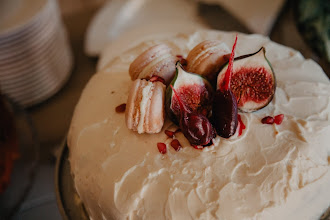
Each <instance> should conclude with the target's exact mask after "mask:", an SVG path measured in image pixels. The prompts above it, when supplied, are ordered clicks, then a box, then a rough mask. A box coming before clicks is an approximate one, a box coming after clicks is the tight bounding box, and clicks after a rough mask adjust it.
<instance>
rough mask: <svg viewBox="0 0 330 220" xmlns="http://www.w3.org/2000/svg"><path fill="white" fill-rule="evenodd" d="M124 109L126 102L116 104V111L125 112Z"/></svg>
mask: <svg viewBox="0 0 330 220" xmlns="http://www.w3.org/2000/svg"><path fill="white" fill-rule="evenodd" d="M125 110H126V104H125V103H123V104H121V105H118V106H117V107H116V112H117V113H123V112H125Z"/></svg>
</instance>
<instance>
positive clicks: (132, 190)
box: [68, 30, 330, 220]
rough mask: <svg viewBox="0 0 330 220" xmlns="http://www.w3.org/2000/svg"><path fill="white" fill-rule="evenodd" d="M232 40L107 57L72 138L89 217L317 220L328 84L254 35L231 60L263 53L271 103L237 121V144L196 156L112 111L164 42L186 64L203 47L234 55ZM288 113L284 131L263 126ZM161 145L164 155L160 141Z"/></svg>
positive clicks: (328, 171)
mask: <svg viewBox="0 0 330 220" xmlns="http://www.w3.org/2000/svg"><path fill="white" fill-rule="evenodd" d="M235 34H236V33H233V32H220V31H210V30H209V31H199V32H195V33H192V34H178V35H176V36H175V37H172V38H170V39H168V40H166V39H161V40H157V39H154V40H151V41H147V42H144V43H141V44H139V45H137V46H136V47H134V48H131V49H129V50H127V51H126V52H124V53H123V54H121V55H119V56H117V57H115V58H114V59H112V60H111V61H110V62H109V63H108V64H107V65H106V66H105V67H104V68H103V69H102V70H101V71H99V72H98V73H97V74H95V75H94V76H93V77H92V78H91V80H90V81H89V83H88V84H87V86H86V88H85V89H84V91H83V93H82V95H81V98H80V100H79V102H78V104H77V106H76V109H75V112H74V115H73V119H72V122H71V127H70V130H69V134H68V146H69V149H70V158H69V159H70V164H71V172H72V175H73V178H74V183H75V188H76V190H77V192H78V194H79V196H80V198H81V200H82V201H83V203H84V205H85V207H86V210H87V212H88V214H89V216H90V218H91V219H240V220H241V219H319V218H320V216H321V215H322V213H323V212H324V211H325V210H326V209H327V208H328V207H329V206H330V199H329V198H330V190H329V187H330V144H329V143H330V83H329V79H328V78H327V76H326V75H325V74H324V72H323V70H322V69H321V68H320V67H319V66H318V65H317V64H316V63H315V62H313V61H312V60H305V59H304V58H303V56H302V55H301V54H300V53H299V52H297V51H295V50H293V49H290V48H288V47H285V46H282V45H279V44H276V43H274V42H272V41H270V40H269V39H268V38H266V37H263V36H260V35H245V34H239V35H238V39H239V41H238V44H237V49H236V56H240V55H243V54H249V53H252V52H254V51H257V50H258V49H259V48H260V47H262V46H264V47H265V48H266V56H267V58H268V59H269V61H270V62H271V63H272V66H273V68H274V72H275V75H276V80H277V88H276V92H275V96H274V98H273V100H272V102H271V103H270V104H269V105H268V106H267V107H265V108H263V109H261V110H259V111H257V112H254V113H240V115H241V118H242V121H243V122H244V124H245V126H246V129H245V130H244V131H243V133H242V135H241V136H239V137H237V136H236V137H234V138H230V139H224V138H220V137H216V138H215V139H214V144H213V145H212V146H209V147H205V148H203V149H202V150H197V149H194V148H193V147H191V146H190V144H189V142H188V141H187V140H186V138H185V137H184V136H183V135H182V134H181V133H178V134H177V135H176V136H177V139H178V140H179V141H180V143H181V145H182V146H183V148H182V149H181V150H180V151H179V152H176V151H175V150H174V149H173V148H172V147H171V146H170V139H168V138H167V136H166V135H165V133H164V130H165V129H167V130H175V129H176V128H177V127H176V126H175V125H174V124H173V123H172V122H170V121H169V120H168V119H166V121H165V124H164V127H163V130H162V131H161V132H160V133H158V134H138V133H137V132H133V131H131V130H129V129H128V128H127V127H126V125H125V114H120V113H116V112H115V108H116V106H118V105H120V104H122V103H124V102H126V100H127V96H128V93H129V88H130V85H131V84H132V81H131V79H130V76H129V74H128V69H129V65H130V63H131V62H132V61H133V60H134V59H135V58H136V57H137V56H138V55H139V54H140V53H141V52H143V51H144V50H146V49H147V48H148V47H150V46H152V45H155V44H158V43H165V44H167V45H169V46H171V47H172V48H173V51H174V52H175V54H179V55H183V56H184V57H186V56H187V54H188V53H189V51H190V50H191V49H192V48H193V47H194V46H196V45H197V44H198V43H200V42H201V41H203V40H213V39H217V40H221V41H223V42H224V43H226V44H227V45H228V47H230V46H231V45H232V44H233V42H234V37H235ZM277 114H284V120H283V123H282V124H281V125H276V124H273V125H268V124H262V123H261V122H260V121H261V119H262V118H263V117H265V116H268V115H271V116H273V115H277ZM158 142H163V143H165V144H166V145H167V153H166V154H160V153H159V151H158V149H157V143H158Z"/></svg>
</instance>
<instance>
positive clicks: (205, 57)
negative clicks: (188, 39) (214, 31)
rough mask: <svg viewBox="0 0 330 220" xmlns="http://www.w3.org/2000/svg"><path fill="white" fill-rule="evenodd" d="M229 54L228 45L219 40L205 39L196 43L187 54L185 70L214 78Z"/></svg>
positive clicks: (209, 78) (210, 78)
mask: <svg viewBox="0 0 330 220" xmlns="http://www.w3.org/2000/svg"><path fill="white" fill-rule="evenodd" d="M227 54H230V49H229V48H228V46H227V45H226V44H225V43H224V42H221V41H219V40H206V41H203V42H201V43H199V44H198V45H196V46H195V47H194V48H193V49H192V50H191V51H190V52H189V54H188V57H187V71H188V72H192V73H197V74H199V75H202V76H204V77H206V78H207V79H208V80H213V79H215V77H216V75H217V73H218V72H219V70H220V68H221V66H223V65H224V64H225V63H226V62H227V61H228V57H227Z"/></svg>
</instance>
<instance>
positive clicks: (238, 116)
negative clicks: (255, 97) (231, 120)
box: [237, 115, 246, 136]
mask: <svg viewBox="0 0 330 220" xmlns="http://www.w3.org/2000/svg"><path fill="white" fill-rule="evenodd" d="M237 119H238V124H239V131H238V136H241V135H242V133H243V130H244V129H245V128H246V126H245V124H244V123H243V121H242V118H241V115H237Z"/></svg>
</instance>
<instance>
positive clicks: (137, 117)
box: [125, 79, 166, 134]
mask: <svg viewBox="0 0 330 220" xmlns="http://www.w3.org/2000/svg"><path fill="white" fill-rule="evenodd" d="M165 88H166V87H165V85H164V84H163V83H161V82H159V81H156V82H150V81H147V80H145V79H136V80H135V81H134V82H133V84H132V87H131V90H130V93H129V95H128V100H127V103H126V112H125V117H126V125H127V127H128V128H129V129H131V130H133V131H137V132H138V133H139V134H141V133H158V132H160V131H161V129H162V127H163V124H164V117H165V116H164V100H165Z"/></svg>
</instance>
